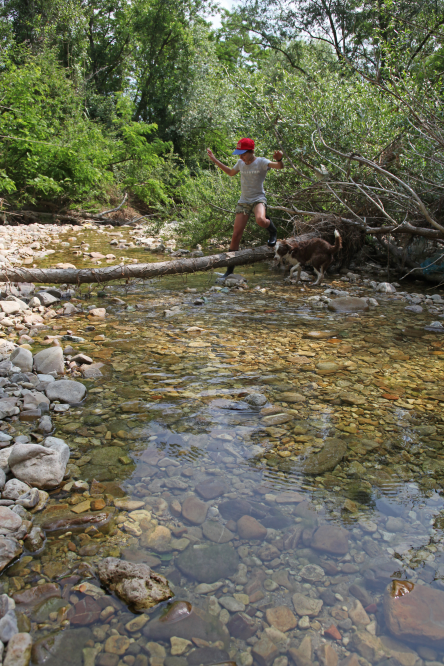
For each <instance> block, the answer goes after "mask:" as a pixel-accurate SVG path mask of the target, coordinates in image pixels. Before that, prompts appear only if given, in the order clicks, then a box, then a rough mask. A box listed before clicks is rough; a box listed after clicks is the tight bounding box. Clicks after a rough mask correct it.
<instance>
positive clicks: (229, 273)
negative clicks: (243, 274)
mask: <svg viewBox="0 0 444 666" xmlns="http://www.w3.org/2000/svg"><path fill="white" fill-rule="evenodd" d="M233 273H234V266H228V268H227V271H226V273H225V274H224V275H223V277H224V278H225V279H226V278H227V277H228V276H229V275H232V274H233Z"/></svg>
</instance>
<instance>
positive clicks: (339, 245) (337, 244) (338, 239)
mask: <svg viewBox="0 0 444 666" xmlns="http://www.w3.org/2000/svg"><path fill="white" fill-rule="evenodd" d="M341 248H342V238H341V234H340V233H339V231H338V230H337V229H335V244H334V245H333V250H332V254H336V253H337V252H339V250H340V249H341Z"/></svg>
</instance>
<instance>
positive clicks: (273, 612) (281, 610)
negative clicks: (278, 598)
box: [266, 606, 298, 633]
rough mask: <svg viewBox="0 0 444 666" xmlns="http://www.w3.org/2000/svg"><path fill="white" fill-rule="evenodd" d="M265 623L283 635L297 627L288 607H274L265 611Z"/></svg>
mask: <svg viewBox="0 0 444 666" xmlns="http://www.w3.org/2000/svg"><path fill="white" fill-rule="evenodd" d="M266 616H267V622H268V624H270V625H271V626H272V627H274V628H275V629H278V630H279V631H282V632H283V633H285V632H286V631H290V629H294V628H295V627H296V626H297V623H298V621H297V619H296V617H295V616H294V614H293V612H292V611H291V610H290V608H288V606H276V607H275V608H268V609H267V610H266Z"/></svg>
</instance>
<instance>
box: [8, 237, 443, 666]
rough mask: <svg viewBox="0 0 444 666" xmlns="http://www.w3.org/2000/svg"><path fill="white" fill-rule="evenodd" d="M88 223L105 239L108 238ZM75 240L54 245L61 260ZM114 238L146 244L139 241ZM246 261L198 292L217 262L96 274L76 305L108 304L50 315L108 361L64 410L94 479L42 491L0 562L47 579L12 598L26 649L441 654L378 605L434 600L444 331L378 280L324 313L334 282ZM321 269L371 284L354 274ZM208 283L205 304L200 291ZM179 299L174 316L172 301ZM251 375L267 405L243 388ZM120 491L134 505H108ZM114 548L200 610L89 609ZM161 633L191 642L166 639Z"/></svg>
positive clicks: (95, 659) (108, 658)
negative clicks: (191, 270)
mask: <svg viewBox="0 0 444 666" xmlns="http://www.w3.org/2000/svg"><path fill="white" fill-rule="evenodd" d="M68 235H73V234H68ZM81 237H82V238H86V239H88V240H89V242H90V249H94V250H99V251H101V252H103V253H104V254H105V253H107V252H110V251H111V252H113V250H112V248H110V247H109V246H108V241H109V238H108V239H107V242H105V241H104V238H105V237H106V236H105V235H103V236H101V237H100V238H97V234H96V235H95V236H94V237H93V236H92V235H88V234H83V236H81ZM78 238H80V235H78ZM71 244H72V245H75V244H76V243H75V242H74V241H71ZM70 252H71V250H69V251H68V250H67V249H65V250H63V251H62V252H61V253H59V254H58V255H57V257H56V259H57V261H62V260H64V261H72V255H71V254H70ZM114 253H116V252H115V251H114ZM131 253H132V254H131ZM126 255H127V256H134V257H138V258H139V260H140V261H146V260H147V257H150V259H152V255H147V253H145V252H143V251H142V250H140V249H132V250H128V251H126ZM51 262H52V264H54V263H55V261H54V258H53V257H51ZM46 263H47V264H49V263H50V262H46ZM78 265H79V264H78ZM81 265H83V264H81ZM85 265H88V262H85ZM237 272H241V269H238V270H237ZM242 274H243V275H244V276H245V277H246V278H247V279H248V285H249V289H248V290H247V291H237V290H235V291H233V290H232V291H229V290H223V291H219V292H214V291H213V292H210V291H209V287H210V286H211V285H212V284H214V283H215V277H216V276H214V275H209V274H199V275H193V276H188V277H180V276H173V277H168V278H163V279H161V280H156V281H148V282H144V283H133V284H130V285H126V286H125V287H124V286H118V285H115V286H111V287H108V288H107V289H106V290H105V291H106V294H107V296H106V298H103V297H100V296H97V288H96V287H93V288H92V294H91V300H89V301H88V303H90V304H95V305H97V306H106V308H107V311H108V317H107V319H106V321H105V322H104V323H100V322H99V321H98V320H95V321H93V322H88V321H86V320H85V317H84V316H78V317H70V318H69V319H59V320H57V321H55V322H54V323H53V324H52V327H51V328H52V329H53V332H54V334H63V333H66V331H67V330H68V329H69V330H70V331H72V332H74V333H75V334H78V335H81V336H82V337H84V338H85V340H86V342H85V343H80V344H78V343H72V344H73V346H74V347H75V349H76V350H78V351H82V352H85V353H86V354H88V355H89V356H91V357H92V358H93V359H94V361H95V362H101V363H103V364H104V365H103V366H102V368H101V371H102V375H103V376H102V377H100V378H99V379H96V380H94V381H88V382H86V384H87V386H88V388H89V392H88V397H87V399H86V401H85V403H84V404H83V405H82V407H81V408H73V409H71V410H70V411H69V412H68V413H66V414H61V415H58V416H56V417H55V422H56V432H55V434H56V435H57V436H61V437H63V438H64V439H66V441H67V442H68V443H69V445H70V447H71V452H72V458H71V461H70V470H71V473H72V474H73V478H76V479H82V480H84V481H85V482H86V483H87V484H88V486H87V488H88V489H87V490H86V486H85V487H82V488H79V489H78V491H76V492H74V491H73V489H72V488H71V489H69V488H68V489H66V490H59V491H56V492H53V493H51V497H50V502H49V505H48V507H47V508H46V509H45V510H44V511H43V512H41V513H39V514H36V516H35V524H41V525H44V526H45V528H46V529H48V531H47V540H46V543H45V547H44V549H43V550H42V551H41V552H38V553H36V554H32V553H27V552H25V556H24V557H22V559H21V560H20V561H19V562H17V563H16V564H14V565H13V566H12V567H10V568H9V569H8V570H7V571H6V572H5V573H4V574H3V576H2V577H1V578H0V586H1V587H2V591H5V592H7V591H9V594H18V595H20V594H23V592H25V591H26V589H28V588H31V587H35V586H42V588H43V586H46V587H44V589H45V590H47V589H48V588H47V584H48V583H55V584H56V586H59V587H55V588H54V589H56V590H58V592H57V594H58V595H59V596H58V597H57V596H50V597H49V598H48V599H46V600H43V601H42V602H39V604H37V605H31V604H29V603H25V604H21V605H20V606H18V608H19V609H20V610H21V611H22V612H23V614H24V615H23V617H22V622H23V626H28V625H29V622H31V632H32V634H33V637H34V640H35V641H36V645H35V647H34V651H33V663H45V664H49V665H50V666H52V665H53V664H62V663H63V664H65V663H66V664H73V665H74V664H75V665H77V664H78V665H79V666H80V665H81V664H83V663H84V664H87V665H88V666H90V665H91V664H94V663H96V664H97V665H99V666H108V665H109V666H112V665H114V666H116V665H117V664H119V665H120V666H123V664H128V665H129V666H132V665H133V664H134V665H135V666H144V665H145V664H148V663H150V664H153V665H155V666H160V664H162V663H165V664H166V666H186V665H187V664H188V665H189V666H194V665H197V664H200V663H203V664H215V663H221V662H225V661H233V662H236V663H237V664H238V665H239V666H249V665H250V664H252V663H253V659H254V661H255V663H257V664H259V666H271V664H272V663H275V666H286V664H287V663H288V662H289V661H290V662H292V663H293V662H294V663H296V665H297V666H302V664H304V663H306V664H309V663H322V664H323V663H326V664H328V666H330V665H332V666H336V664H335V657H334V656H333V655H332V653H331V651H330V649H333V650H334V651H335V653H336V654H337V657H338V658H339V659H340V660H342V659H345V658H346V657H348V656H350V655H356V657H358V658H359V660H360V663H361V664H365V663H371V664H373V663H375V664H376V663H380V662H383V661H385V660H387V659H392V660H393V659H397V662H394V661H392V662H390V663H392V664H396V663H398V662H399V663H402V664H403V665H404V666H410V665H411V666H413V665H414V664H415V662H417V661H418V660H420V659H422V660H423V661H424V662H433V661H441V660H442V659H443V657H444V642H443V643H442V645H441V646H440V645H438V644H432V643H431V642H430V641H429V640H428V639H424V638H421V637H420V636H416V637H415V636H413V635H412V636H410V637H409V638H408V640H407V639H406V638H405V637H401V638H399V637H398V638H397V640H396V641H395V637H394V635H393V634H391V632H390V627H389V626H388V622H387V612H386V613H384V609H383V599H384V594H387V592H386V589H387V587H388V586H389V585H390V584H391V582H392V581H393V580H404V581H410V582H412V583H414V585H415V589H416V588H417V587H418V586H421V585H422V586H427V588H433V589H434V590H437V591H439V592H441V593H442V595H443V597H444V582H443V580H442V579H443V575H444V552H443V546H442V528H443V527H444V519H443V513H442V510H443V498H442V494H441V488H442V474H443V472H444V456H443V449H442V446H443V442H444V420H443V416H442V402H439V397H441V399H442V397H443V390H442V359H443V353H442V350H443V346H442V338H440V337H439V336H438V335H436V334H433V333H427V332H424V331H423V327H424V323H429V322H430V321H432V320H433V319H434V318H435V317H434V316H432V315H429V314H428V313H427V311H425V313H424V315H423V316H419V317H416V318H414V317H413V316H412V315H408V314H407V313H405V312H404V307H405V305H406V303H405V302H402V301H401V300H398V299H397V298H392V297H385V296H381V297H379V298H378V300H379V301H380V304H381V305H380V307H379V308H375V309H373V310H371V311H369V312H365V313H362V314H360V315H359V316H352V315H344V314H333V313H330V312H328V311H327V310H325V309H322V310H320V309H316V307H312V306H311V305H310V303H309V302H307V298H308V297H310V296H312V295H313V294H322V293H323V291H324V288H325V287H323V288H316V289H315V290H310V289H308V288H305V290H304V289H303V288H301V287H294V286H291V287H289V286H286V285H283V283H282V277H281V276H280V275H277V274H275V273H273V272H270V269H269V267H268V266H266V265H259V266H254V267H248V268H245V269H243V270H242ZM258 286H259V287H260V289H255V287H258ZM327 286H333V287H336V288H340V289H344V288H346V289H347V290H349V291H353V292H354V291H356V289H357V290H358V291H357V293H359V294H366V295H371V296H373V295H374V294H373V293H371V290H367V289H365V288H364V287H363V286H362V285H360V284H358V287H356V288H355V287H354V286H353V285H348V284H344V282H340V281H339V280H337V281H334V283H333V284H332V281H331V280H330V281H329V284H328V285H327ZM190 288H191V289H197V292H196V293H193V292H191V293H190V292H187V291H186V289H190ZM264 289H265V291H263V290H264ZM359 289H360V290H361V291H359ZM408 289H410V290H411V291H415V292H418V291H421V287H420V286H418V284H414V285H411V286H410V287H408ZM83 291H84V292H85V291H86V289H85V288H84V289H83ZM201 295H204V296H205V298H206V299H207V300H206V302H205V303H204V305H193V301H194V300H195V299H196V298H197V297H198V296H201ZM115 296H117V297H119V298H121V299H123V300H124V301H125V305H122V304H113V302H112V300H111V299H112V297H115ZM176 304H178V305H180V310H179V313H178V314H175V315H173V316H168V317H166V316H164V314H163V313H164V311H165V310H167V309H168V310H171V308H172V307H173V306H174V305H176ZM91 324H92V325H93V326H94V327H95V330H93V331H86V330H85V329H86V327H87V326H88V325H91ZM406 326H407V327H409V328H408V330H407V332H405V328H406ZM190 327H200V328H201V329H203V330H200V331H191V332H188V331H187V329H189V328H190ZM412 327H415V329H419V330H420V331H421V337H416V335H417V334H416V333H415V331H412V330H410V329H411V328H412ZM327 331H328V332H329V335H328V336H327V337H319V336H318V337H313V335H310V334H311V333H312V332H321V333H324V334H325V332H327ZM51 332H52V331H49V333H51ZM47 333H48V331H45V334H47ZM98 336H103V337H102V338H101V339H98ZM37 349H38V345H36V350H37ZM322 363H330V364H331V363H334V364H335V366H327V368H325V366H320V367H318V365H319V364H322ZM329 370H333V371H332V372H331V373H330V374H328V371H329ZM325 373H327V374H325ZM251 393H260V394H261V395H263V396H265V398H266V403H265V404H264V405H262V406H257V407H254V406H251V404H249V403H248V396H249V395H250V394H251ZM439 394H440V395H439ZM383 396H386V397H383ZM271 408H274V409H271ZM14 426H15V428H16V429H17V430H20V432H28V431H29V428H30V426H29V425H26V424H19V423H18V422H17V423H15V424H14ZM308 472H310V473H308ZM94 480H95V482H94V483H93V481H94ZM289 491H290V493H289ZM91 495H92V497H91ZM209 495H210V496H211V495H214V497H210V498H209ZM190 497H191V498H199V500H200V501H201V502H204V503H205V506H204V508H202V506H201V505H200V504H198V508H197V509H196V507H194V510H192V509H188V510H185V509H184V512H185V514H186V516H187V517H188V518H190V517H191V518H192V520H193V522H191V521H190V520H189V519H187V517H185V516H184V515H183V514H182V507H183V505H184V502H185V501H186V500H187V498H190ZM119 498H123V499H129V500H132V501H134V502H138V503H139V504H134V505H126V504H125V502H123V503H122V502H120V508H118V507H116V506H114V502H115V500H117V501H116V503H117V504H118V505H119V501H118V499H119ZM80 500H82V501H85V500H89V501H92V502H97V501H99V500H104V502H103V503H105V504H106V506H105V507H104V508H103V509H100V511H95V512H94V511H91V510H89V511H88V510H87V511H85V512H83V513H80V514H78V516H79V517H80V518H81V519H82V520H83V519H84V517H85V516H97V515H98V514H99V513H101V514H105V519H104V520H103V521H102V522H98V523H94V522H93V523H91V522H89V523H88V522H85V523H83V524H82V525H80V526H79V524H77V525H74V526H73V523H72V519H73V518H76V516H77V514H75V513H74V512H73V511H72V509H73V508H75V506H76V504H75V503H76V502H78V501H80ZM103 503H102V504H103ZM189 504H190V503H189V502H188V505H185V506H189ZM125 506H129V507H130V508H129V509H125V508H122V507H125ZM134 507H136V509H135V511H136V512H135V513H134V512H133V510H131V509H132V508H134ZM144 512H145V513H144ZM146 512H148V513H146ZM245 515H248V516H250V518H249V519H247V520H246V521H245V519H244V518H242V516H245ZM253 519H254V520H253ZM159 526H160V527H163V528H167V529H166V530H163V531H162V530H161V533H162V536H161V538H160V537H159V533H160V532H159V529H158V528H159ZM331 526H333V528H334V529H333V530H331V529H326V528H328V527H331ZM248 529H249V530H253V532H251V531H250V532H249V533H248ZM156 530H157V531H156ZM245 530H247V532H246V531H245ZM252 534H253V535H254V536H256V537H259V538H256V539H253V538H251V535H252ZM153 535H154V536H153ZM338 551H339V552H338ZM108 555H112V556H115V557H122V558H124V559H127V560H129V561H133V562H146V563H148V564H149V565H150V566H152V567H153V569H154V570H155V571H156V572H158V573H161V574H162V575H164V576H165V577H166V578H167V579H168V580H169V581H170V584H171V587H172V589H173V591H174V595H175V597H174V601H177V600H185V601H188V602H190V603H191V605H192V607H193V613H194V615H192V617H191V621H189V622H188V624H187V625H186V626H185V627H184V625H182V623H181V622H179V621H175V622H174V621H173V620H174V619H175V617H174V608H173V620H172V621H171V622H166V623H164V625H163V627H164V633H163V634H162V636H160V635H159V634H156V630H155V629H154V628H153V627H155V620H153V617H154V616H156V614H158V611H159V608H156V609H153V610H152V611H150V612H149V613H148V614H147V617H148V618H149V619H148V622H147V623H146V624H145V625H144V626H142V623H141V624H140V627H137V626H136V630H134V626H132V625H130V628H128V622H130V621H131V620H133V619H134V618H137V617H138V616H137V615H136V614H133V613H131V611H130V610H128V609H127V608H126V607H125V606H124V605H123V604H122V603H121V602H119V601H118V600H117V599H116V598H115V597H112V596H110V595H109V593H108V594H107V596H106V597H103V596H99V597H98V599H96V601H95V604H96V605H98V606H99V610H97V608H96V606H91V608H92V609H93V610H92V611H91V613H90V615H89V616H88V617H86V616H83V619H82V617H81V613H80V610H79V609H80V607H79V606H78V604H79V602H81V601H82V600H83V599H86V598H88V599H89V602H91V600H93V597H94V596H96V597H97V596H98V593H97V594H96V593H94V589H93V596H91V590H87V592H88V593H87V594H85V593H84V592H82V590H75V589H73V588H75V587H76V586H77V585H78V584H79V583H80V582H82V581H84V580H88V581H89V582H91V583H93V584H95V585H98V581H97V579H95V578H94V576H93V572H94V567H95V564H96V563H97V562H98V561H99V560H100V559H102V558H103V557H105V556H108ZM312 565H315V567H313V566H312ZM202 583H207V584H208V585H213V584H214V585H213V587H211V588H209V587H207V588H205V587H202ZM199 585H200V587H198V586H199ZM84 589H85V588H84ZM60 593H61V594H62V597H61V598H59V597H60ZM45 594H46V592H45ZM48 594H50V595H51V592H49V593H48ZM54 594H55V593H54ZM295 595H296V596H295ZM19 599H20V597H19ZM358 601H359V603H357V602H358ZM89 602H88V603H89ZM321 602H322V603H321ZM76 604H77V605H76ZM163 606H167V604H163V605H162V607H163ZM68 607H69V608H70V609H71V610H69V608H68ZM281 607H283V608H281ZM443 607H444V606H443ZM276 608H277V609H278V610H277V611H274V609H276ZM363 608H366V609H367V610H366V611H363ZM72 609H74V610H72ZM238 612H243V613H245V614H246V616H247V617H245V616H243V618H242V617H241V618H240V619H239V616H238V615H237V614H236V613H238ZM99 613H100V615H99ZM418 624H420V621H419V619H418ZM332 625H333V630H332V629H330V628H331V627H332ZM150 627H152V629H150ZM165 627H166V628H165ZM246 627H247V628H246ZM248 627H250V629H248ZM327 630H328V631H327ZM335 631H336V632H337V633H335ZM113 636H114V637H116V636H120V637H121V639H122V640H120V642H119V641H117V640H116V639H113V640H110V639H111V638H112V637H113ZM171 637H179V638H184V639H186V640H188V641H190V642H189V643H186V644H183V643H180V646H179V647H177V645H176V643H177V642H176V643H174V641H173V642H172V641H170V638H171ZM193 639H194V640H193ZM267 641H268V643H267ZM303 641H304V642H303ZM173 643H174V644H175V648H174V649H173V650H172V645H173ZM258 644H259V647H258ZM116 645H118V646H120V647H119V649H117V648H116ZM325 645H328V646H329V647H328V648H327V649H326V648H325V647H323V646H325ZM116 650H117V652H119V651H120V654H116ZM181 650H183V651H182V652H181ZM172 652H173V653H172ZM304 659H306V660H307V661H306V662H304Z"/></svg>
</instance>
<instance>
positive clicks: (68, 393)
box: [45, 379, 86, 405]
mask: <svg viewBox="0 0 444 666" xmlns="http://www.w3.org/2000/svg"><path fill="white" fill-rule="evenodd" d="M45 393H46V395H47V396H48V398H49V399H50V400H51V402H52V401H53V400H60V402H64V403H68V404H69V405H74V404H77V403H79V402H82V400H83V398H84V397H85V394H86V387H85V386H84V385H83V384H82V383H81V382H75V381H73V380H72V379H58V380H57V381H55V382H52V383H51V384H49V385H48V386H47V387H46V389H45Z"/></svg>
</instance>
